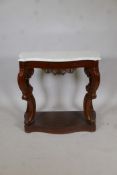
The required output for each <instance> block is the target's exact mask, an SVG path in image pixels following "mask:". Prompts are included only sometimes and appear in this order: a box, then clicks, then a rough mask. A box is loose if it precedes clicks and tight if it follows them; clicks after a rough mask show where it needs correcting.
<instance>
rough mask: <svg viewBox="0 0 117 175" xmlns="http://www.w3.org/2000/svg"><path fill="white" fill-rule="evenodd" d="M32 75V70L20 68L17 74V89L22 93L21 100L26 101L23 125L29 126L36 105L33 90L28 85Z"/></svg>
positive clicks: (32, 119)
mask: <svg viewBox="0 0 117 175" xmlns="http://www.w3.org/2000/svg"><path fill="white" fill-rule="evenodd" d="M33 73H34V69H27V68H25V67H24V68H22V67H20V71H19V74H18V84H19V88H20V90H21V91H22V94H23V95H22V99H23V100H26V101H27V109H26V112H25V125H31V124H32V122H33V121H34V116H35V110H36V103H35V98H34V96H33V94H32V91H33V88H32V86H31V85H30V84H29V78H31V76H32V75H33Z"/></svg>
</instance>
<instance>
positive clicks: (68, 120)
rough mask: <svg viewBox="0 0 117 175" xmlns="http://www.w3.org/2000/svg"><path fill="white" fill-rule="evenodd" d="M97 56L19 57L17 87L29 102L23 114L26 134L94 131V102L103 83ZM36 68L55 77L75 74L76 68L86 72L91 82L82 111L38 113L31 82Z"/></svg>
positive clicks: (53, 54)
mask: <svg viewBox="0 0 117 175" xmlns="http://www.w3.org/2000/svg"><path fill="white" fill-rule="evenodd" d="M100 59H101V58H100V56H99V55H98V54H97V53H95V52H31V53H21V54H20V55H19V60H18V61H19V73H18V84H19V88H20V90H21V91H22V94H23V95H22V99H23V100H26V101H27V109H26V112H25V114H24V118H25V120H24V128H25V132H47V133H56V134H59V133H61V134H62V133H70V132H76V131H90V132H92V131H95V130H96V122H95V121H96V113H95V111H94V109H93V105H92V100H93V99H95V98H96V90H97V89H98V86H99V83H100V73H99V67H98V64H99V60H100ZM34 68H41V69H44V70H45V72H52V73H54V74H64V73H72V72H73V71H74V70H75V69H76V68H84V72H85V73H86V75H87V76H88V78H89V84H88V85H87V86H86V91H87V92H86V95H85V97H84V102H83V108H84V109H83V111H57V112H55V111H50V112H44V111H43V112H36V102H35V98H34V96H33V94H32V91H33V87H32V86H31V85H30V83H29V79H30V78H31V76H32V75H33V73H34Z"/></svg>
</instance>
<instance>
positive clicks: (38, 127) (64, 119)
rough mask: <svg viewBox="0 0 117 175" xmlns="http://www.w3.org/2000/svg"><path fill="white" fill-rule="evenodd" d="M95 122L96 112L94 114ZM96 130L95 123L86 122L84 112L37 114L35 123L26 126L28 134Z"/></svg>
mask: <svg viewBox="0 0 117 175" xmlns="http://www.w3.org/2000/svg"><path fill="white" fill-rule="evenodd" d="M92 117H93V120H95V112H93V113H92ZM95 130H96V125H95V123H94V122H93V123H88V122H87V121H86V120H85V117H84V112H83V111H57V112H53V111H51V112H37V113H36V115H35V121H34V122H33V123H32V124H31V125H30V126H27V125H26V126H25V131H26V132H28V133H29V132H46V133H52V134H66V133H72V132H79V131H90V132H93V131H95Z"/></svg>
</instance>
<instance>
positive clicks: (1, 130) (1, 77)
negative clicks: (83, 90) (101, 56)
mask: <svg viewBox="0 0 117 175" xmlns="http://www.w3.org/2000/svg"><path fill="white" fill-rule="evenodd" d="M6 63H7V64H6ZM0 64H1V65H0V175H10V174H11V175H21V174H22V175H23V174H28V175H32V174H34V175H50V174H51V175H55V174H56V175H60V174H61V175H71V174H72V175H78V174H80V175H89V174H90V175H105V174H106V175H110V174H111V175H116V174H117V88H116V87H117V78H116V75H117V69H116V65H117V60H103V61H102V62H101V65H100V70H101V85H100V89H99V91H98V97H97V100H95V101H96V103H95V108H96V111H97V130H96V132H94V133H89V132H77V133H72V134H65V135H53V134H46V133H30V134H27V133H25V132H24V130H23V114H24V110H25V107H26V105H25V102H23V101H22V100H21V93H20V91H19V89H18V86H17V81H16V76H17V70H18V69H17V66H16V64H17V63H16V62H15V61H14V62H13V61H12V62H11V61H10V60H9V61H8V60H7V62H5V61H4V60H1V62H0Z"/></svg>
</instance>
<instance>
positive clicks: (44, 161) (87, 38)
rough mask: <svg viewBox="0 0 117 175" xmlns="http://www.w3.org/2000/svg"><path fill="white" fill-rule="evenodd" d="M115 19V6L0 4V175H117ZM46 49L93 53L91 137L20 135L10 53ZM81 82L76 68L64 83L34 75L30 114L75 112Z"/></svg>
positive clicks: (69, 1) (108, 1)
mask: <svg viewBox="0 0 117 175" xmlns="http://www.w3.org/2000/svg"><path fill="white" fill-rule="evenodd" d="M116 18H117V1H116V0H98V1H97V0H0V140H1V141H0V155H1V158H0V175H9V174H12V175H16V174H17V175H18V173H19V174H24V173H25V174H29V175H32V173H34V174H36V175H37V174H43V175H49V174H51V175H54V174H57V175H59V174H62V175H71V174H73V175H76V174H78V173H79V174H82V175H89V174H91V175H94V174H95V175H97V174H100V175H104V174H107V175H110V174H113V175H116V174H117V168H116V160H117V139H116V138H117V118H116V117H117V88H116V87H117V80H116V75H117V68H116V67H117V66H116V65H117V59H116V57H117V52H116V50H117V49H116V46H117V34H116V32H117V20H116ZM48 50H57V51H58V50H96V51H98V52H99V53H100V54H101V56H102V61H100V72H101V84H100V87H99V90H98V93H97V99H96V100H94V106H95V109H96V111H97V131H96V132H95V133H93V134H90V133H74V134H68V135H61V136H58V135H51V134H50V135H48V134H42V133H33V134H29V135H27V134H25V133H24V131H23V114H24V111H25V109H26V102H23V101H22V100H21V92H20V90H19V88H18V85H17V73H18V62H17V59H18V54H19V53H20V52H22V51H48ZM87 83H88V78H87V77H86V75H85V74H84V72H83V70H82V69H78V70H77V71H76V72H75V73H74V74H66V75H64V76H62V75H57V76H54V75H52V74H45V73H44V72H43V71H41V70H36V71H35V74H34V76H33V77H32V79H31V84H32V85H33V86H34V95H35V97H36V101H37V110H82V102H83V97H84V95H85V93H86V92H85V86H86V84H87ZM1 160H2V161H1ZM28 160H30V161H28ZM89 160H90V161H89ZM94 160H95V161H94ZM38 171H39V173H38Z"/></svg>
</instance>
